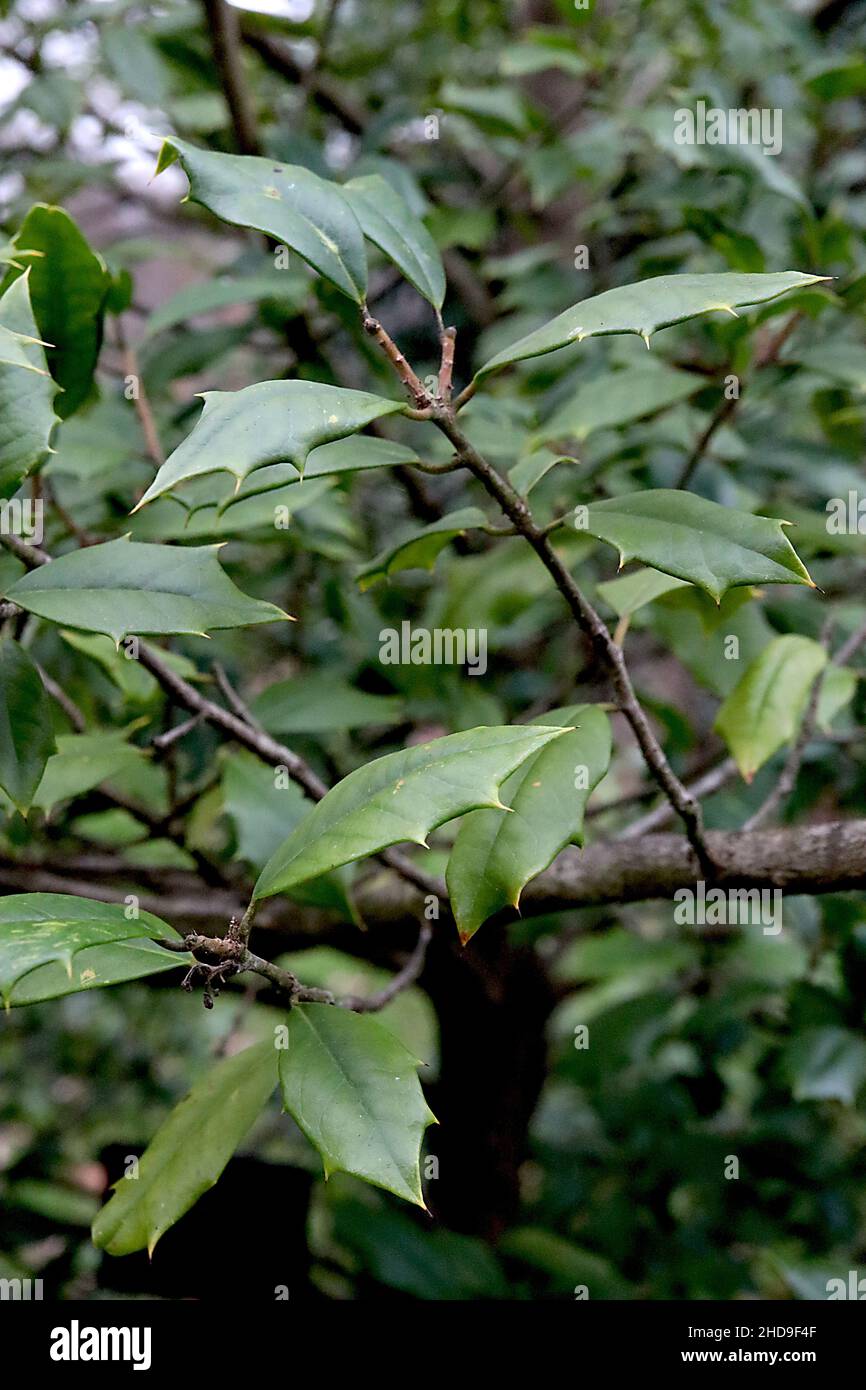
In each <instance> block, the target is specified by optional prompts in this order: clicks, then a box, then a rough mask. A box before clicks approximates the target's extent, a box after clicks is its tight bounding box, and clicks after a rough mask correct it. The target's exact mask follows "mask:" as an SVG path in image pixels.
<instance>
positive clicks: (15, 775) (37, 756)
mask: <svg viewBox="0 0 866 1390" xmlns="http://www.w3.org/2000/svg"><path fill="white" fill-rule="evenodd" d="M54 748H55V744H54V728H53V725H52V722H51V706H50V703H49V699H48V695H47V694H46V691H45V687H44V686H43V684H42V677H41V676H40V674H39V672H38V671H37V669H36V667H35V666H34V664H33V662H32V661H31V660H30V657H29V656H28V655H27V653H26V652H25V650H24V648H23V647H22V646H21V645H20V643H18V642H14V641H12V640H11V639H9V638H7V639H6V640H5V641H3V642H0V787H2V788H3V790H4V791H5V793H6V795H7V796H8V797H9V798H10V799H11V800H12V801H13V802H14V804H15V805H16V806H17V808H18V810H19V811H20V812H21V813H22V815H26V814H27V812H28V811H29V809H30V807H31V805H32V803H33V797H34V794H35V792H36V788H37V787H38V786H39V783H40V781H41V779H42V773H43V772H44V770H45V764H46V763H47V761H48V759H49V758H50V756H51V754H52V753H53V752H54Z"/></svg>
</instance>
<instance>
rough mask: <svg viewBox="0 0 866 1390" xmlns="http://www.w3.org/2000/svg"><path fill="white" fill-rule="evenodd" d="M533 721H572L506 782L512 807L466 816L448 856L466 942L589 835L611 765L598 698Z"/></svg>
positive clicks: (506, 794) (606, 727)
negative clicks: (589, 819) (590, 806)
mask: <svg viewBox="0 0 866 1390" xmlns="http://www.w3.org/2000/svg"><path fill="white" fill-rule="evenodd" d="M533 723H543V724H545V725H552V724H556V725H563V726H572V727H569V728H568V732H567V733H565V734H564V735H563V737H562V738H559V739H556V740H555V741H554V742H552V743H549V744H547V746H546V747H544V748H542V749H541V750H540V752H538V753H536V754H534V755H533V756H532V757H531V758H527V759H526V761H525V762H524V763H523V764H522V765H521V766H520V767H519V768H518V769H517V771H516V772H513V773H512V774H511V776H510V777H509V778H508V779H507V781H505V782H503V784H502V787H501V789H500V795H501V797H502V800H503V801H504V802H505V804H506V806H510V807H511V811H510V813H509V812H506V811H497V810H484V811H473V812H471V814H470V815H468V816H464V818H463V820H462V821H461V823H460V829H459V830H458V832H457V838H456V840H455V841H454V847H453V849H452V851H451V855H450V858H449V860H448V868H447V872H446V880H447V883H448V893H449V896H450V899H451V908H452V911H453V913H454V920H455V921H456V923H457V930H458V931H459V933H460V939H461V941H462V942H463V944H464V945H465V944H466V942H467V941H468V940H469V939H470V937H471V936H473V935H474V933H475V932H476V931H477V930H478V928H479V927H480V926H481V925H482V924H483V923H484V922H486V921H487V919H488V917H492V916H493V914H494V913H495V912H498V911H499V910H500V909H501V908H504V907H509V906H510V907H514V908H517V907H518V906H519V904H520V894H521V892H522V891H523V889H524V888H525V886H526V884H527V883H529V882H530V880H531V879H533V878H535V877H536V875H537V874H540V873H541V872H542V870H544V869H546V868H547V867H548V865H549V864H551V863H552V862H553V860H554V859H555V858H556V856H557V854H559V852H560V850H563V849H564V848H565V846H566V845H570V844H574V843H578V844H579V843H581V842H582V835H583V813H584V809H585V807H586V803H587V801H588V800H589V797H590V795H591V793H592V791H593V789H594V788H595V787H596V786H598V783H599V782H600V781H601V779H602V777H603V776H604V775H605V773H606V772H607V767H608V763H609V762H610V724H609V722H608V718H607V715H606V714H605V713H604V711H603V710H601V709H599V708H598V706H597V705H572V706H570V707H569V708H567V709H562V710H555V711H551V712H550V713H548V714H545V715H542V716H541V717H540V718H539V719H538V720H534V721H533ZM530 727H531V726H530Z"/></svg>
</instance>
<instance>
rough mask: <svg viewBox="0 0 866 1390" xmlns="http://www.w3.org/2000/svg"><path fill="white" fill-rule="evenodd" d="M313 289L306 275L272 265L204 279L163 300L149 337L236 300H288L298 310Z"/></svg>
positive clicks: (153, 317) (147, 329)
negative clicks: (265, 269)
mask: <svg viewBox="0 0 866 1390" xmlns="http://www.w3.org/2000/svg"><path fill="white" fill-rule="evenodd" d="M308 293H309V281H308V280H307V278H306V276H304V277H300V276H298V275H292V274H290V273H289V272H287V271H285V270H277V269H275V268H274V269H272V270H271V271H270V272H269V273H264V274H261V275H239V276H238V277H237V278H236V279H228V278H226V279H220V280H202V281H199V282H197V283H196V284H194V285H185V286H184V288H183V289H182V290H179V291H178V293H177V294H174V295H172V296H171V298H170V299H167V300H165V302H164V303H162V304H160V305H159V306H158V307H157V308H156V309H154V311H153V313H152V314H151V315H150V317H149V318H148V320H147V323H146V324H145V326H144V334H143V336H144V337H145V338H152V337H153V336H154V335H155V334H157V333H161V332H163V330H164V329H166V328H174V327H175V326H176V325H177V324H179V323H185V322H186V320H187V319H190V318H196V317H198V315H199V314H212V313H213V312H214V310H216V309H224V308H226V307H227V306H228V305H234V304H254V303H258V302H259V301H260V300H263V299H275V300H277V301H279V302H280V303H281V304H282V303H286V302H287V303H288V304H289V305H291V306H292V307H294V308H295V309H297V310H300V308H301V307H302V305H303V302H304V300H305V299H306V297H307V295H308Z"/></svg>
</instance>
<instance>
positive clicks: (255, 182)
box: [156, 136, 367, 304]
mask: <svg viewBox="0 0 866 1390" xmlns="http://www.w3.org/2000/svg"><path fill="white" fill-rule="evenodd" d="M176 159H179V160H180V162H181V164H182V166H183V170H184V173H185V174H186V175H187V177H188V179H189V185H190V193H189V196H190V197H191V198H192V200H193V202H196V203H201V204H202V206H203V207H206V208H209V209H210V211H211V212H213V213H216V215H217V217H221V218H222V220H223V221H224V222H231V223H232V224H233V225H234V226H236V227H252V228H253V229H254V230H256V231H259V232H266V233H267V234H268V236H272V237H275V238H276V239H277V241H279V242H283V243H285V244H286V245H287V246H288V247H289V249H290V250H292V251H297V253H298V255H299V256H301V257H303V259H304V260H305V261H307V263H308V264H309V265H311V266H312V267H313V269H314V270H317V271H318V272H319V274H320V275H323V276H324V277H325V279H326V280H330V281H331V283H332V284H333V285H336V286H337V289H339V290H342V291H343V294H346V295H348V296H349V298H350V299H354V301H355V303H356V304H360V303H362V302H363V299H364V295H365V294H366V290H367V255H366V251H365V249H364V234H363V232H362V231H361V228H360V226H359V224H358V220H357V218H356V217H355V214H354V212H353V211H352V209H351V207H350V206H349V203H348V201H347V200H346V198H345V197H344V196H343V194H342V192H341V191H340V189H339V187H338V186H337V184H335V183H329V182H328V181H327V180H326V179H321V178H319V176H318V174H313V173H311V172H310V170H309V169H304V168H302V167H301V166H300V165H297V164H280V163H279V162H278V161H277V160H274V159H261V158H259V157H258V156H257V155H237V154H218V153H215V152H214V151H213V150H199V149H196V147H195V146H194V145H188V144H187V143H186V141H185V140H177V139H175V138H174V137H173V136H172V138H171V139H170V140H166V141H165V143H164V144H163V147H162V150H161V151H160V155H159V161H158V163H157V169H156V172H157V173H161V171H162V170H163V169H165V168H167V167H168V165H169V164H173V163H174V161H175V160H176Z"/></svg>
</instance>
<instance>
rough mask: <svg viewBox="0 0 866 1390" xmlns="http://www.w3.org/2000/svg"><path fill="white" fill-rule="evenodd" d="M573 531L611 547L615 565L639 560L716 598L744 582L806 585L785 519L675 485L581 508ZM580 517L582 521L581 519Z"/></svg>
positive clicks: (805, 574) (809, 583)
mask: <svg viewBox="0 0 866 1390" xmlns="http://www.w3.org/2000/svg"><path fill="white" fill-rule="evenodd" d="M576 521H577V525H578V529H579V530H581V531H587V532H588V533H589V534H590V535H591V536H597V537H598V539H599V540H602V541H607V542H608V544H609V545H613V546H616V548H617V550H618V551H619V556H620V566H622V565H624V564H625V563H626V561H627V560H642V561H643V562H644V563H645V564H647V565H651V566H652V567H653V568H654V569H657V570H661V571H662V572H663V573H664V574H672V575H674V576H675V577H676V578H677V579H685V580H686V581H687V582H688V583H689V584H695V585H697V587H698V588H699V589H703V590H704V592H705V593H707V594H709V595H710V597H711V598H713V599H715V601H716V602H717V603H718V602H719V600H720V599H721V597H722V595H723V594H724V593H726V591H727V590H728V589H732V588H735V587H737V586H739V585H745V584H808V585H810V586H811V587H812V588H814V587H815V586H814V584H813V583H812V580H811V579H810V578H809V574H808V571H807V570H806V568H805V566H804V565H803V564H802V562H801V560H800V558H799V556H798V555H797V552H796V551H795V550H794V547H793V546H792V545H791V543H790V541H789V540H788V538H787V536H786V535H785V533H784V531H783V529H782V528H783V526H784V525H785V522H783V521H776V520H774V519H773V518H771V517H765V516H752V515H751V513H749V512H738V511H734V510H733V509H732V508H731V507H722V506H720V505H719V503H718V502H708V501H707V500H706V498H704V497H696V496H695V495H694V493H691V492H679V491H677V490H676V489H675V488H650V489H649V490H648V491H646V492H630V493H627V494H626V495H625V496H624V497H612V498H610V499H609V500H607V501H605V502H591V503H590V504H589V506H588V507H586V508H585V509H584V508H582V509H580V512H579V515H578V516H577V518H576ZM584 521H585V524H584Z"/></svg>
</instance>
